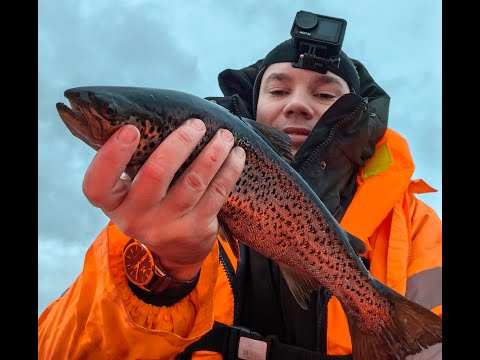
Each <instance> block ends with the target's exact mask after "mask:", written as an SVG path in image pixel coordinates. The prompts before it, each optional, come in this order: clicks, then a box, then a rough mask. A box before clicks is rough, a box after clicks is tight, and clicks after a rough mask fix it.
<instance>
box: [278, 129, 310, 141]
mask: <svg viewBox="0 0 480 360" xmlns="http://www.w3.org/2000/svg"><path fill="white" fill-rule="evenodd" d="M282 131H283V132H284V133H286V134H287V135H288V136H290V139H292V143H294V144H295V143H303V142H305V140H306V139H307V137H308V135H310V132H311V130H310V129H305V128H296V127H288V128H285V129H283V130H282Z"/></svg>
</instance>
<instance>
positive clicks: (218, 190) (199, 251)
mask: <svg viewBox="0 0 480 360" xmlns="http://www.w3.org/2000/svg"><path fill="white" fill-rule="evenodd" d="M205 130H206V129H205V124H204V123H203V122H202V121H200V120H198V119H190V120H188V121H187V122H186V123H185V124H183V125H182V126H181V127H179V128H178V129H177V130H175V131H174V132H173V133H172V134H170V136H168V137H167V138H166V139H165V140H164V141H163V142H162V143H161V144H160V145H159V146H158V147H157V149H155V151H154V152H153V153H152V155H150V157H149V158H148V159H147V161H146V162H145V164H144V165H143V166H142V168H141V169H140V170H139V172H138V174H137V175H136V176H135V179H133V181H132V180H130V179H127V178H125V177H123V176H122V173H123V171H124V170H125V167H126V165H127V163H128V162H129V160H130V158H131V156H132V155H133V153H134V152H135V150H136V148H137V145H138V143H139V139H140V133H139V131H138V129H137V128H135V127H134V126H131V125H126V126H124V127H122V128H121V129H119V130H118V131H117V132H116V133H115V134H114V135H112V136H111V138H110V139H109V140H108V141H107V142H106V143H105V144H104V145H103V146H102V147H101V148H100V149H99V150H98V152H97V154H96V156H95V158H94V159H93V161H92V163H91V164H90V166H89V168H88V170H87V172H86V174H85V178H84V182H83V192H84V194H85V196H86V197H87V199H88V200H89V201H90V202H91V203H92V204H93V205H94V206H96V207H98V208H100V209H101V210H102V211H103V212H104V213H105V214H106V215H107V216H108V217H109V218H110V219H111V220H112V221H113V223H114V224H115V225H116V226H117V227H118V228H119V229H120V231H122V232H123V233H124V234H125V235H127V236H129V237H132V238H135V239H137V240H139V241H141V242H142V243H144V244H145V245H147V246H148V247H149V248H150V249H151V250H152V251H153V252H155V253H156V254H157V255H158V256H159V257H160V259H161V262H162V265H163V266H164V267H165V269H166V270H167V271H168V272H169V274H170V275H171V276H172V277H174V278H176V279H178V280H189V279H191V278H193V277H194V276H195V275H196V274H197V272H198V270H199V269H200V267H201V265H202V262H203V260H204V259H205V257H206V256H207V255H208V253H209V252H210V251H211V249H212V246H213V244H214V241H215V237H216V234H217V231H218V220H217V214H218V212H219V210H220V209H221V207H222V205H223V204H224V202H225V200H226V199H227V197H228V194H229V193H230V191H231V190H232V189H233V187H234V185H235V182H236V181H237V180H238V178H239V177H240V174H241V172H242V170H243V166H244V164H245V151H244V150H243V149H242V148H241V147H234V142H233V136H232V134H231V133H230V131H228V130H225V129H220V130H219V131H218V132H217V133H216V135H215V136H214V137H213V139H212V140H211V141H210V142H209V143H208V144H207V145H206V146H205V148H204V149H203V151H202V152H201V153H200V154H199V155H198V156H197V158H196V159H195V160H194V162H193V163H192V164H191V165H190V166H189V167H188V169H187V170H186V171H185V172H184V173H183V174H182V176H181V177H180V178H179V179H178V180H177V181H176V182H175V184H173V186H172V187H171V188H170V189H169V186H170V184H171V182H172V179H173V177H174V175H175V173H176V172H177V170H178V169H179V168H180V166H181V165H182V164H183V163H184V161H185V160H186V159H187V158H188V156H189V155H190V154H191V153H192V151H193V150H194V148H195V147H196V146H197V144H198V143H199V141H200V140H201V139H202V137H203V136H204V134H205Z"/></svg>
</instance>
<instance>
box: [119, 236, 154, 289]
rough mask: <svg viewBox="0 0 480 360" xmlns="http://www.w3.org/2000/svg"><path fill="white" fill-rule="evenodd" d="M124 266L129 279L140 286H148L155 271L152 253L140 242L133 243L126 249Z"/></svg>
mask: <svg viewBox="0 0 480 360" xmlns="http://www.w3.org/2000/svg"><path fill="white" fill-rule="evenodd" d="M123 266H124V268H125V273H126V275H127V277H128V278H129V279H130V281H131V282H133V283H134V284H135V285H138V286H145V285H147V284H148V283H149V282H150V281H151V280H152V278H153V275H154V271H155V270H154V269H155V265H154V262H153V257H152V253H151V252H150V251H149V250H148V249H147V247H146V246H145V245H143V244H142V243H140V242H138V241H133V242H132V243H131V244H129V245H127V247H126V248H125V251H124V252H123Z"/></svg>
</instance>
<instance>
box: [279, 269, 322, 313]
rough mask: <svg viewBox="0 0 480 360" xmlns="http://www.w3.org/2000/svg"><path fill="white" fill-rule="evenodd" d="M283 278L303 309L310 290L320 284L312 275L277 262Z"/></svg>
mask: <svg viewBox="0 0 480 360" xmlns="http://www.w3.org/2000/svg"><path fill="white" fill-rule="evenodd" d="M278 267H279V268H280V271H281V272H282V275H283V278H284V279H285V282H286V283H287V285H288V288H289V289H290V291H291V292H292V295H293V297H294V298H295V300H297V303H298V304H299V305H300V307H301V308H302V309H304V310H307V309H308V304H307V301H308V300H309V298H310V293H311V292H312V291H315V290H318V289H320V287H321V285H320V284H319V283H318V281H317V280H315V279H314V278H313V277H310V276H308V275H307V274H305V273H302V272H300V271H298V270H296V269H295V268H293V267H290V266H287V265H285V264H278Z"/></svg>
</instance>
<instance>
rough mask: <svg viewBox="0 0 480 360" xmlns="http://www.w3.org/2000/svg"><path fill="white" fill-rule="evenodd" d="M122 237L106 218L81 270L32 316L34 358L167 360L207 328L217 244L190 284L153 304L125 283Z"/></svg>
mask: <svg viewBox="0 0 480 360" xmlns="http://www.w3.org/2000/svg"><path fill="white" fill-rule="evenodd" d="M127 240H128V238H127V237H126V236H125V235H123V234H122V233H121V232H120V231H119V230H118V229H117V228H116V227H115V226H114V225H113V224H112V223H110V224H109V225H108V226H107V227H106V228H105V229H104V230H103V231H102V232H101V234H100V235H99V236H98V237H97V239H96V240H95V241H94V242H93V244H92V245H91V246H90V248H89V249H88V251H87V253H86V256H85V261H84V266H83V270H82V273H81V274H80V275H79V277H78V278H77V279H76V280H75V282H74V283H73V284H72V285H71V286H70V288H69V289H68V291H67V292H66V293H65V294H64V295H63V296H61V297H60V298H58V299H57V300H55V301H54V302H53V303H51V304H50V305H49V306H48V307H47V309H45V311H44V312H43V313H42V314H41V315H40V317H39V319H38V359H49V360H54V359H62V360H64V359H70V360H74V359H85V358H89V359H120V358H128V359H130V358H131V359H171V358H173V357H174V356H175V354H177V353H179V352H181V351H183V349H184V348H185V347H186V346H188V345H189V344H190V343H192V342H194V341H195V340H197V339H199V338H200V337H201V336H202V335H203V334H205V333H206V332H207V331H208V330H210V329H211V327H212V325H213V321H214V306H213V305H214V304H213V302H214V289H215V284H216V279H217V275H218V247H217V245H215V246H214V247H213V249H212V251H211V253H210V254H209V255H208V256H207V258H206V259H205V261H204V263H203V266H202V270H201V273H200V278H199V281H198V284H197V286H196V288H195V289H194V290H193V291H192V292H191V293H190V294H189V295H187V296H186V297H185V298H183V299H182V300H180V301H179V302H177V303H176V304H174V305H172V306H169V307H166V306H162V307H157V306H153V305H149V304H146V303H144V302H142V301H141V300H139V299H138V298H137V297H135V295H134V294H133V293H132V291H131V290H130V287H129V286H128V283H127V279H126V277H125V274H124V271H123V265H122V256H121V253H122V250H123V246H124V245H125V243H126V241H127Z"/></svg>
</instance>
